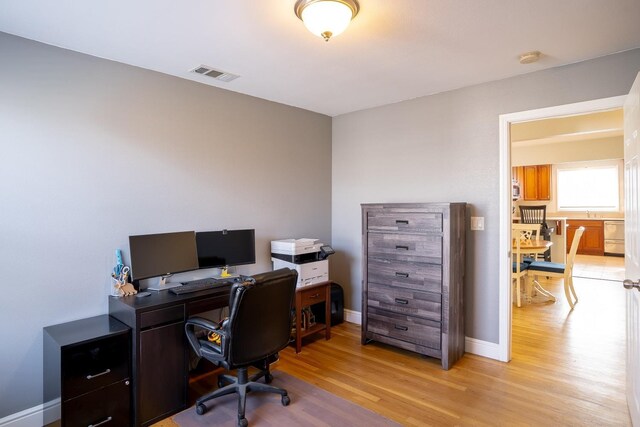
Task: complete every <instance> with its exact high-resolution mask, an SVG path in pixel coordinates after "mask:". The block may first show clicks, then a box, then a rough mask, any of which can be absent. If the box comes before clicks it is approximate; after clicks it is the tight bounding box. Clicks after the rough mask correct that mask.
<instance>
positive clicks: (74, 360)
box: [61, 334, 129, 399]
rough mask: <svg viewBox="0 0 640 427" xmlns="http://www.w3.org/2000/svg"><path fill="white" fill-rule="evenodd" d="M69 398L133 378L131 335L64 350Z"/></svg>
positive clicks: (64, 385) (64, 388) (64, 390)
mask: <svg viewBox="0 0 640 427" xmlns="http://www.w3.org/2000/svg"><path fill="white" fill-rule="evenodd" d="M61 357H62V360H61V365H62V373H63V374H62V376H63V381H62V396H63V397H64V398H65V399H69V398H72V397H74V396H79V395H81V394H83V393H87V392H89V391H92V390H95V389H97V388H100V387H104V386H106V385H109V384H112V383H114V382H116V381H119V380H122V379H124V378H128V377H129V334H120V335H117V336H114V337H110V338H104V339H99V340H95V341H91V342H86V343H82V344H78V345H73V346H69V347H66V348H64V349H63V351H62V355H61Z"/></svg>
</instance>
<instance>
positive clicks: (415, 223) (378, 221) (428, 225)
mask: <svg viewBox="0 0 640 427" xmlns="http://www.w3.org/2000/svg"><path fill="white" fill-rule="evenodd" d="M367 228H368V229H369V230H381V231H413V232H442V214H441V213H439V212H437V213H422V212H421V213H415V212H411V213H403V212H369V216H368V218H367Z"/></svg>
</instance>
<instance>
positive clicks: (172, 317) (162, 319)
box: [140, 304, 185, 329]
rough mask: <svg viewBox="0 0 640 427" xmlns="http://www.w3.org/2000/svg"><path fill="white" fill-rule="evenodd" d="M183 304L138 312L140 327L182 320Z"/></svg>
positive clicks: (144, 327)
mask: <svg viewBox="0 0 640 427" xmlns="http://www.w3.org/2000/svg"><path fill="white" fill-rule="evenodd" d="M184 320H185V319H184V304H180V305H176V306H174V307H169V308H162V309H160V310H152V311H146V312H144V313H141V314H140V329H146V328H151V327H154V326H161V325H165V324H167V323H172V322H182V321H184Z"/></svg>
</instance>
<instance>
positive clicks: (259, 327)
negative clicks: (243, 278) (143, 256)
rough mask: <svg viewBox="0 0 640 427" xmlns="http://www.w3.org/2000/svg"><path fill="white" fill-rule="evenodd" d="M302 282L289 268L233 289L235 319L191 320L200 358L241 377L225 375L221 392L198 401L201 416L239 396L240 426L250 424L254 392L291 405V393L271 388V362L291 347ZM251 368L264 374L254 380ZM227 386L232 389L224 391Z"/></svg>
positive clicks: (188, 330) (191, 334) (232, 315)
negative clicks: (219, 401)
mask: <svg viewBox="0 0 640 427" xmlns="http://www.w3.org/2000/svg"><path fill="white" fill-rule="evenodd" d="M297 280H298V273H297V272H296V271H295V270H289V269H288V268H283V269H280V270H276V271H271V272H268V273H263V274H259V275H256V276H254V277H253V281H250V282H245V283H236V284H234V285H233V287H232V288H231V296H230V297H229V318H228V319H226V320H224V321H223V322H222V323H221V324H217V323H215V322H212V321H210V320H207V319H204V318H202V317H191V318H189V320H187V322H186V324H185V331H186V334H187V338H188V339H189V343H190V344H191V347H193V350H194V351H195V352H196V353H197V354H198V356H200V357H204V358H205V359H207V360H210V361H211V362H213V363H215V364H216V365H218V366H222V367H224V368H226V369H228V370H232V369H237V377H232V376H230V375H222V376H221V377H220V379H219V383H218V385H219V386H220V387H221V388H218V389H217V390H215V391H213V392H211V393H209V394H206V395H204V396H202V397H200V398H198V399H197V400H196V412H197V413H198V414H199V415H202V414H204V413H205V412H206V411H207V407H206V406H205V405H204V403H205V402H206V401H208V400H211V399H214V398H216V397H219V396H224V395H227V394H231V393H238V426H247V425H248V422H247V419H246V418H245V414H244V413H245V402H246V395H247V393H248V392H252V391H264V392H269V393H278V394H280V395H281V401H282V405H284V406H287V405H288V404H289V401H290V399H289V396H288V394H287V391H286V390H284V389H281V388H278V387H274V386H271V385H268V384H269V383H270V382H271V380H272V379H273V376H272V375H271V373H270V372H269V362H270V361H272V360H274V359H275V358H277V353H278V352H279V351H280V350H282V349H283V348H285V347H286V346H287V344H288V343H289V337H290V335H291V308H292V306H293V303H294V297H295V291H296V282H297ZM202 331H205V332H206V334H203V333H202ZM209 332H215V333H217V334H219V335H220V337H221V340H220V343H219V344H216V343H215V342H211V341H209V340H208V339H207V334H208V333H209ZM250 366H254V367H257V368H258V369H259V372H258V373H257V374H255V375H253V376H251V377H250V378H249V376H248V368H249V367H250ZM260 378H264V380H265V383H264V384H263V383H258V382H256V381H258V380H259V379H260ZM225 383H229V384H228V385H226V386H223V385H224V384H225Z"/></svg>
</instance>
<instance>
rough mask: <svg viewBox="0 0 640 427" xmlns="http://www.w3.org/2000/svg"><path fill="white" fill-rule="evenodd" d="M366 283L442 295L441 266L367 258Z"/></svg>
mask: <svg viewBox="0 0 640 427" xmlns="http://www.w3.org/2000/svg"><path fill="white" fill-rule="evenodd" d="M367 275H368V281H369V283H372V284H375V283H377V284H379V285H388V286H398V287H401V288H408V289H415V290H417V291H425V292H436V293H442V266H440V265H434V264H424V263H407V262H399V261H389V260H385V259H379V258H369V260H368V265H367Z"/></svg>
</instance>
